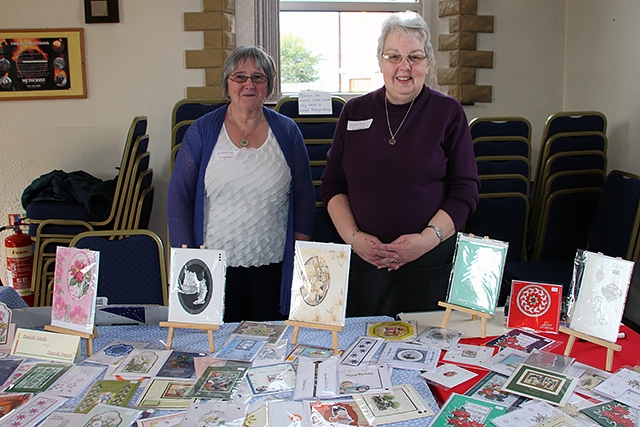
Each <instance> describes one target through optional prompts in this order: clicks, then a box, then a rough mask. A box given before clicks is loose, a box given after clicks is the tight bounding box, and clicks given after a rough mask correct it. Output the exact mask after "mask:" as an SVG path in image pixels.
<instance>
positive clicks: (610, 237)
mask: <svg viewBox="0 0 640 427" xmlns="http://www.w3.org/2000/svg"><path fill="white" fill-rule="evenodd" d="M559 191H564V192H566V191H569V192H570V191H572V190H559ZM585 193H586V192H585ZM596 193H597V194H598V196H599V197H598V199H597V203H596V208H595V212H594V214H593V215H591V216H590V217H589V219H590V224H589V226H587V230H588V236H587V239H586V242H585V243H584V245H581V246H578V247H573V248H569V250H571V251H572V253H571V255H570V256H567V255H566V254H564V253H563V254H561V255H563V256H557V255H558V254H557V253H556V252H557V251H556V252H552V250H551V248H550V249H549V250H548V252H549V253H547V254H545V256H544V257H543V258H541V259H538V260H532V261H517V262H506V264H505V269H504V275H503V278H504V280H503V289H502V291H503V292H502V293H501V296H505V295H506V293H508V289H509V288H510V284H511V281H512V280H525V281H532V282H544V283H553V284H558V285H562V286H563V291H564V294H566V293H567V291H568V285H569V284H570V282H571V278H572V276H573V264H574V263H573V261H574V259H575V254H576V250H577V249H587V250H589V251H591V252H600V253H603V254H604V255H608V256H612V257H620V258H624V259H627V260H635V259H637V256H638V250H639V249H638V231H639V229H640V176H638V175H635V174H631V173H627V172H623V171H619V170H614V171H611V172H609V174H608V175H607V177H606V180H605V183H604V186H603V187H602V189H598V191H597V192H596ZM564 202H566V204H567V205H569V206H563V207H564V208H565V211H566V212H568V213H565V214H564V216H565V217H566V218H565V219H566V220H567V221H570V220H573V221H575V222H579V223H584V222H585V220H584V218H583V217H584V215H582V213H580V212H574V210H573V209H572V208H573V207H572V206H570V205H571V204H572V203H573V202H574V201H573V200H571V199H566V200H564ZM555 231H556V232H563V230H560V229H556V230H555ZM556 243H558V244H560V243H562V242H556ZM564 247H565V248H566V246H564ZM554 255H556V256H554Z"/></svg>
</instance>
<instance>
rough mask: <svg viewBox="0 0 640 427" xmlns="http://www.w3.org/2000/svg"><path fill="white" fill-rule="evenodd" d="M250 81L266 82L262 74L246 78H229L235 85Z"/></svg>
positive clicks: (234, 75)
mask: <svg viewBox="0 0 640 427" xmlns="http://www.w3.org/2000/svg"><path fill="white" fill-rule="evenodd" d="M249 79H251V81H252V82H254V83H264V82H266V81H267V76H265V75H264V74H254V75H252V76H246V75H244V74H232V75H230V76H229V80H231V81H232V82H236V83H244V82H246V81H247V80H249Z"/></svg>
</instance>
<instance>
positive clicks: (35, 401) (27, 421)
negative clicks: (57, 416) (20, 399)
mask: <svg viewBox="0 0 640 427" xmlns="http://www.w3.org/2000/svg"><path fill="white" fill-rule="evenodd" d="M66 400H67V399H66V398H64V397H61V396H56V395H55V394H49V393H38V394H37V395H35V396H33V398H31V399H29V400H28V401H27V402H26V403H24V404H22V405H20V406H18V407H17V408H15V409H14V410H13V411H11V412H10V413H9V414H7V415H5V416H4V417H2V421H1V423H2V425H3V426H11V427H31V426H35V425H36V424H38V423H39V422H40V421H42V420H43V419H45V418H46V417H47V416H49V414H51V413H52V412H53V411H55V410H56V409H58V408H59V407H60V406H62V404H64V403H65V402H66Z"/></svg>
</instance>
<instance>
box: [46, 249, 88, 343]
mask: <svg viewBox="0 0 640 427" xmlns="http://www.w3.org/2000/svg"><path fill="white" fill-rule="evenodd" d="M99 261H100V252H97V251H92V250H88V249H79V248H67V247H63V246H58V248H57V249H56V266H55V272H54V277H53V299H52V302H51V325H53V326H58V327H60V328H64V329H69V330H72V331H78V332H83V333H88V334H91V333H93V330H94V322H95V316H96V295H97V289H98V270H99V269H98V265H99Z"/></svg>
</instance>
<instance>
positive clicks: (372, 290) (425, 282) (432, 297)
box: [347, 235, 456, 317]
mask: <svg viewBox="0 0 640 427" xmlns="http://www.w3.org/2000/svg"><path fill="white" fill-rule="evenodd" d="M455 244H456V237H455V235H454V236H452V237H450V238H449V239H447V240H445V241H444V242H442V243H441V244H439V245H438V246H436V247H435V248H434V249H433V250H432V251H431V252H427V253H426V254H424V255H423V256H422V257H420V258H418V259H417V260H415V261H413V262H410V263H408V264H406V265H404V266H402V267H400V268H399V269H398V270H395V271H387V270H386V269H378V268H377V267H375V266H373V265H371V264H369V263H368V262H366V261H364V260H363V259H362V258H360V257H359V256H358V255H357V254H356V253H352V254H351V266H350V270H349V288H348V297H347V316H348V317H357V316H379V315H387V316H391V317H395V316H396V315H397V314H398V313H402V312H415V311H432V310H438V309H441V308H440V307H439V306H438V301H445V300H446V296H447V290H448V288H449V276H450V274H451V262H452V261H453V253H454V251H455Z"/></svg>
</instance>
